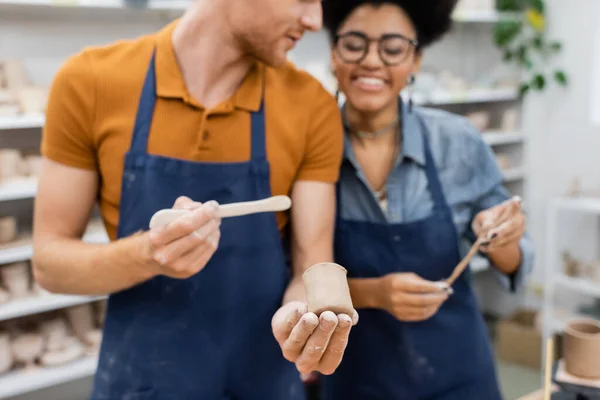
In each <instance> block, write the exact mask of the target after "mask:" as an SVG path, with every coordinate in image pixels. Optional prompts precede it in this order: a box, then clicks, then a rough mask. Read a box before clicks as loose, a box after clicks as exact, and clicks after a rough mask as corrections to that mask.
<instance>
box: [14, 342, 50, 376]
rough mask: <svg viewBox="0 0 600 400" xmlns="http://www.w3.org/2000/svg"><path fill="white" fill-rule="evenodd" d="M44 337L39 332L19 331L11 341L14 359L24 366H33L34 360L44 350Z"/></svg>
mask: <svg viewBox="0 0 600 400" xmlns="http://www.w3.org/2000/svg"><path fill="white" fill-rule="evenodd" d="M44 347H45V343H44V337H43V336H42V335H41V334H39V333H21V334H20V335H17V337H15V338H14V339H13V341H12V352H13V355H14V357H15V360H16V361H18V362H20V363H23V364H25V367H26V368H33V367H35V361H36V360H37V358H38V357H39V356H41V355H42V353H43V352H44Z"/></svg>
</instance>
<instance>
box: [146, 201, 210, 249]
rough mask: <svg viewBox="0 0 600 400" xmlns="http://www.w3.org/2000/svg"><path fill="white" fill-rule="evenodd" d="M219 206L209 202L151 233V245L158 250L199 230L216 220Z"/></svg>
mask: <svg viewBox="0 0 600 400" xmlns="http://www.w3.org/2000/svg"><path fill="white" fill-rule="evenodd" d="M218 208H219V204H218V203H217V202H215V201H209V202H208V203H205V204H203V205H201V206H200V207H198V208H196V209H194V210H192V211H190V212H189V213H187V214H186V215H183V216H181V217H179V218H178V219H176V220H175V221H174V222H172V223H170V224H169V225H167V226H165V227H161V228H158V229H152V230H151V231H150V243H151V244H152V246H153V247H154V248H155V249H156V248H159V247H162V246H165V245H166V244H168V243H171V242H173V241H175V240H177V239H179V238H182V237H184V236H187V235H190V234H192V233H194V232H195V231H197V230H199V229H200V228H202V227H203V226H205V225H206V224H208V223H209V222H210V221H211V220H213V219H215V217H216V213H217V210H218Z"/></svg>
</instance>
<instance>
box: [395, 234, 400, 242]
mask: <svg viewBox="0 0 600 400" xmlns="http://www.w3.org/2000/svg"><path fill="white" fill-rule="evenodd" d="M393 239H394V242H399V241H400V239H401V237H400V235H394V238H393Z"/></svg>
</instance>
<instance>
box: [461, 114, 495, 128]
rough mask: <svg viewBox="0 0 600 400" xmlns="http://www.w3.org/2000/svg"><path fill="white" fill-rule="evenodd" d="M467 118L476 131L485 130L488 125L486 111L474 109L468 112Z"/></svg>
mask: <svg viewBox="0 0 600 400" xmlns="http://www.w3.org/2000/svg"><path fill="white" fill-rule="evenodd" d="M466 116H467V118H468V119H469V120H470V121H471V123H472V124H473V125H474V126H475V128H477V130H478V131H480V132H483V131H485V130H486V129H487V128H488V127H489V125H490V113H489V112H486V111H475V112H471V113H468V114H467V115H466Z"/></svg>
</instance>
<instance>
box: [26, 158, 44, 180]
mask: <svg viewBox="0 0 600 400" xmlns="http://www.w3.org/2000/svg"><path fill="white" fill-rule="evenodd" d="M42 160H43V158H42V157H41V156H38V155H28V156H26V157H25V162H26V163H27V175H29V176H34V177H39V176H40V172H41V170H42Z"/></svg>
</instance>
